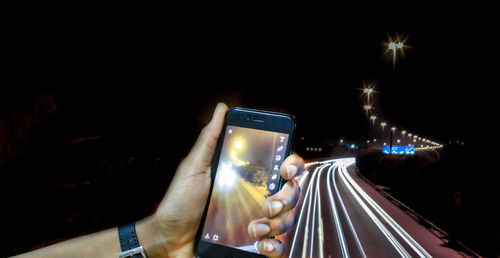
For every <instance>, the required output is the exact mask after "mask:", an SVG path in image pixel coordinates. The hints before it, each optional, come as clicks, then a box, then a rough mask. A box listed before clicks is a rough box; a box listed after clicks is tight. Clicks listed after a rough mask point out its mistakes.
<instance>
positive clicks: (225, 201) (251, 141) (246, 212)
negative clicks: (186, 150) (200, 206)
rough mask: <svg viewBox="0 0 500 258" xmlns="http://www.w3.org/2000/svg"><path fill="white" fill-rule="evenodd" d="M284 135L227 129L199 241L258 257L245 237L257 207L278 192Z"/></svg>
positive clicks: (252, 242)
mask: <svg viewBox="0 0 500 258" xmlns="http://www.w3.org/2000/svg"><path fill="white" fill-rule="evenodd" d="M287 142H288V134H284V133H278V132H271V131H264V130H257V129H250V128H244V127H238V126H227V127H226V132H225V135H224V142H223V144H222V149H221V154H220V158H219V164H218V166H217V173H216V176H215V182H214V186H213V190H212V196H211V197H210V203H209V206H208V212H207V217H206V220H205V225H204V228H203V233H202V237H201V239H202V240H203V241H207V242H212V243H214V244H219V245H224V246H229V247H233V248H237V249H241V250H245V251H249V252H254V253H258V251H257V246H256V241H255V240H252V239H251V238H250V236H249V235H248V233H247V228H248V224H249V223H250V221H252V220H254V219H257V218H262V217H264V216H265V215H264V213H263V211H262V208H261V205H262V203H263V202H264V200H265V198H266V197H267V196H269V195H273V194H275V193H276V192H277V191H278V190H279V189H278V188H279V180H280V173H279V167H280V165H281V163H282V162H283V159H284V158H285V155H286V149H287V148H286V147H287V146H286V145H287Z"/></svg>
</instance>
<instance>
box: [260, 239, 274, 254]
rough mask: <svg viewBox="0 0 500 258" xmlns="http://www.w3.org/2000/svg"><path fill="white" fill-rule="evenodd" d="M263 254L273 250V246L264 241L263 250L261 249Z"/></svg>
mask: <svg viewBox="0 0 500 258" xmlns="http://www.w3.org/2000/svg"><path fill="white" fill-rule="evenodd" d="M262 249H263V250H262V251H264V252H266V253H270V252H272V251H273V250H274V245H273V244H271V243H268V242H267V241H264V248H262Z"/></svg>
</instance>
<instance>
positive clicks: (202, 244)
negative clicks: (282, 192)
mask: <svg viewBox="0 0 500 258" xmlns="http://www.w3.org/2000/svg"><path fill="white" fill-rule="evenodd" d="M228 125H229V126H239V127H245V128H252V129H257V130H265V131H271V132H279V133H286V134H288V142H287V149H286V152H285V153H286V156H289V155H290V154H291V152H292V148H293V146H292V145H293V139H294V135H295V127H296V125H295V122H294V119H293V116H291V115H289V114H285V113H278V112H272V111H265V110H257V109H248V108H241V107H235V108H231V109H229V110H228V112H227V113H226V117H225V121H224V126H223V128H222V131H221V133H220V135H219V140H218V142H217V147H216V153H215V158H214V161H213V166H212V170H211V183H210V191H209V193H208V198H207V202H206V204H205V209H204V212H203V216H202V219H201V221H200V225H199V227H198V232H197V234H196V241H195V255H196V257H221V256H222V255H226V254H228V253H230V254H232V256H233V257H265V256H264V255H260V254H256V253H252V252H246V251H243V250H240V249H236V248H232V247H228V246H224V245H218V244H214V243H212V242H206V241H203V240H202V235H201V234H202V232H203V228H204V226H205V219H206V216H207V212H208V204H209V202H210V197H211V195H212V190H213V185H214V181H215V175H216V173H217V166H218V164H219V158H220V154H221V149H222V144H223V141H224V136H225V132H226V129H227V126H228ZM284 183H285V180H284V179H283V178H282V177H281V176H280V180H279V187H278V189H281V188H282V187H283V185H284ZM245 230H246V229H245Z"/></svg>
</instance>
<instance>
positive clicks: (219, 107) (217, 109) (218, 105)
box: [213, 102, 222, 117]
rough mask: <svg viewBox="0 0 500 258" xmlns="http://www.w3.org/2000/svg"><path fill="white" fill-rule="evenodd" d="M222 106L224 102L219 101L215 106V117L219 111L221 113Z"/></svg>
mask: <svg viewBox="0 0 500 258" xmlns="http://www.w3.org/2000/svg"><path fill="white" fill-rule="evenodd" d="M221 108H222V103H220V102H219V103H217V106H216V107H215V111H214V115H213V117H215V116H216V115H217V113H219V111H220V110H221Z"/></svg>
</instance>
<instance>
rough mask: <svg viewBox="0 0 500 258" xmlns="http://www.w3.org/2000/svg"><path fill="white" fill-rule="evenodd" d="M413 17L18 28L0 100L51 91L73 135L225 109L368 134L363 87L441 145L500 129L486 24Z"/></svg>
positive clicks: (195, 125) (167, 124) (390, 115)
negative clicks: (393, 43) (394, 45)
mask: <svg viewBox="0 0 500 258" xmlns="http://www.w3.org/2000/svg"><path fill="white" fill-rule="evenodd" d="M418 17H420V18H419V19H410V18H407V19H396V18H395V19H394V21H387V20H384V21H382V20H380V21H378V20H377V19H366V20H357V22H355V23H354V22H352V19H351V20H349V21H343V22H338V21H328V19H324V20H323V19H321V20H304V21H302V22H293V23H292V22H290V23H288V22H286V21H275V22H272V23H271V22H269V23H267V22H262V21H259V22H256V21H251V20H250V21H245V22H242V23H236V22H231V21H230V20H218V21H217V22H212V21H197V20H191V19H187V18H185V19H180V20H177V21H175V22H170V23H167V24H157V23H155V21H154V20H150V19H145V20H142V21H140V22H138V21H131V22H121V21H120V20H118V19H117V20H115V19H109V20H106V19H105V20H104V21H99V22H96V21H94V20H91V19H90V18H88V19H82V20H77V21H74V20H72V21H71V22H65V21H64V20H53V21H50V22H43V23H35V22H24V21H20V20H19V21H16V20H14V21H12V24H15V25H16V26H13V27H12V33H13V34H12V35H13V36H12V37H10V38H9V43H10V44H9V45H11V46H12V48H11V51H10V52H9V53H8V55H9V56H11V57H12V58H8V60H9V61H8V65H7V67H8V68H7V70H6V74H7V77H8V79H7V81H6V82H7V83H4V85H3V89H2V91H3V92H2V94H1V95H2V96H1V98H2V102H3V103H4V104H2V105H19V104H18V103H22V102H23V101H29V99H30V97H29V96H35V95H37V94H40V93H42V92H50V93H53V94H55V95H56V98H57V102H58V105H59V108H60V110H63V111H64V112H66V114H67V116H68V117H73V120H72V121H73V122H74V123H75V124H78V125H75V126H77V127H78V126H84V125H82V124H85V122H82V121H92V123H94V124H99V123H107V124H110V126H116V125H118V126H122V127H123V126H125V127H127V126H130V128H141V130H144V131H141V132H144V133H147V132H148V130H158V131H156V132H155V133H156V134H160V132H165V135H174V134H178V133H179V132H180V131H181V130H188V131H189V133H187V134H188V135H191V134H195V132H196V131H197V130H199V128H200V126H201V125H202V124H204V123H205V122H207V121H208V118H209V117H210V113H211V112H212V109H213V107H214V106H215V103H216V102H218V101H224V102H226V103H228V104H229V105H230V106H236V105H238V106H245V107H252V108H264V109H272V110H276V111H285V112H289V113H292V114H294V115H295V116H296V120H297V127H298V130H299V134H301V135H308V136H311V137H318V138H322V139H337V138H338V137H348V138H360V137H363V136H364V135H365V134H366V129H365V127H364V126H365V125H366V120H365V117H364V113H363V112H362V108H361V106H362V99H361V98H360V90H359V89H360V88H361V87H362V83H363V81H366V82H372V83H375V84H376V85H377V86H376V90H377V92H378V93H377V94H376V95H375V97H374V101H375V107H376V108H377V109H376V112H377V114H379V116H383V117H384V118H385V119H386V120H387V121H391V122H394V123H395V124H396V125H397V126H398V127H404V128H406V129H407V130H409V131H412V132H415V133H418V134H420V135H424V136H427V137H430V138H432V139H435V140H438V141H442V142H445V141H448V140H454V139H456V140H465V141H481V140H479V137H484V136H485V135H491V134H493V132H496V131H497V130H496V129H494V125H493V119H494V117H496V116H497V115H496V114H495V108H494V104H493V103H495V100H496V97H495V96H494V94H493V90H494V89H496V85H495V84H496V83H497V82H496V81H495V80H493V79H492V77H493V75H494V71H495V68H494V66H493V64H494V62H493V61H494V60H495V58H494V57H493V55H494V54H496V53H494V51H496V50H495V47H494V41H491V37H492V34H493V32H494V31H492V30H490V28H491V24H490V23H489V17H480V18H479V19H478V18H473V17H472V16H468V15H466V16H461V15H456V16H453V17H452V16H449V17H440V18H435V17H428V16H425V15H420V16H418ZM397 34H399V35H402V36H403V37H408V39H407V41H406V43H407V45H409V46H411V48H409V49H407V51H405V58H404V59H402V58H400V57H401V56H399V57H398V61H397V64H396V69H395V71H394V72H393V71H392V62H391V61H392V60H391V56H390V54H388V55H384V53H385V49H386V47H385V46H384V43H385V42H386V41H387V39H388V36H393V37H394V36H395V35H397ZM9 103H11V104H9ZM13 103H15V104H13ZM76 117H79V118H76ZM85 119H87V120H85ZM79 123H80V124H79ZM89 127H92V126H91V125H90V126H89ZM155 128H156V129H155ZM158 128H159V129H158ZM186 128H191V129H186ZM162 130H163V131H162ZM165 130H167V131H165ZM169 130H170V131H169ZM165 137H166V136H165ZM496 137H497V138H496V140H497V141H498V136H496Z"/></svg>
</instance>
